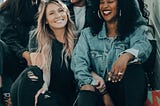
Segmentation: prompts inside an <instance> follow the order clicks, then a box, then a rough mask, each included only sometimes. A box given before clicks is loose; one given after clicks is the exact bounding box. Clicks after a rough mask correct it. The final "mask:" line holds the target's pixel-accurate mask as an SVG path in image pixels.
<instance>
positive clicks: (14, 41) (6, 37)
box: [1, 24, 28, 59]
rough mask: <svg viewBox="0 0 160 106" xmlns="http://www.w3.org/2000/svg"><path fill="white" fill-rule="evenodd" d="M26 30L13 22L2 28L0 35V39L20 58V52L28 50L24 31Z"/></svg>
mask: <svg viewBox="0 0 160 106" xmlns="http://www.w3.org/2000/svg"><path fill="white" fill-rule="evenodd" d="M24 30H25V31H24ZM27 31H28V29H24V28H23V26H20V27H18V28H16V27H15V26H14V25H13V24H10V25H8V26H7V27H6V29H4V31H3V33H2V35H1V36H2V40H3V41H4V42H5V43H6V44H7V45H8V46H9V48H10V49H11V51H12V52H13V53H14V54H16V55H17V56H18V57H19V58H20V59H21V58H22V53H23V52H24V51H26V50H28V49H27V44H28V35H27V36H26V33H25V32H27Z"/></svg>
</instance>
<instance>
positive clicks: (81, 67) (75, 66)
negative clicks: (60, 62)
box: [71, 31, 95, 87]
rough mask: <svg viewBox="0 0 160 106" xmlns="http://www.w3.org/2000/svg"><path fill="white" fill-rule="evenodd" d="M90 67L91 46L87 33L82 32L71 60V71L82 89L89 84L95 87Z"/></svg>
mask: <svg viewBox="0 0 160 106" xmlns="http://www.w3.org/2000/svg"><path fill="white" fill-rule="evenodd" d="M90 65H91V63H90V57H89V45H88V42H87V38H86V37H85V33H84V32H83V31H82V32H81V35H80V38H79V40H78V42H77V44H76V46H75V48H74V50H73V54H72V59H71V69H72V70H73V72H74V75H75V78H76V80H77V81H78V85H79V86H80V87H81V86H82V85H88V84H89V85H95V79H93V77H92V76H91V73H90Z"/></svg>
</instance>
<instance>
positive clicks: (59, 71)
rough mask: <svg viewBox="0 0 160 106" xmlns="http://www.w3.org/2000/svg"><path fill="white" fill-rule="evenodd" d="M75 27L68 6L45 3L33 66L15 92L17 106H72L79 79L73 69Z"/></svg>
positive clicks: (54, 0)
mask: <svg viewBox="0 0 160 106" xmlns="http://www.w3.org/2000/svg"><path fill="white" fill-rule="evenodd" d="M74 30H75V27H74V24H73V22H72V21H71V19H70V15H69V11H68V8H67V7H66V5H64V4H63V3H62V2H61V1H59V0H49V1H47V2H46V1H42V3H41V5H40V8H39V13H38V26H37V29H36V31H34V34H33V36H31V39H30V43H29V48H30V56H31V61H32V65H33V66H31V67H29V68H27V69H25V70H24V71H23V73H22V74H21V75H20V76H19V77H18V79H17V80H16V81H15V83H14V84H13V86H12V89H11V101H12V103H13V106H34V105H35V106H45V105H46V106H72V104H73V102H74V97H75V88H76V87H75V86H76V85H75V80H74V75H73V72H72V71H71V69H70V57H71V53H72V49H73V47H74V32H75V31H74Z"/></svg>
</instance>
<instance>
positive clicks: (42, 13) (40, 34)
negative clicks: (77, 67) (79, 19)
mask: <svg viewBox="0 0 160 106" xmlns="http://www.w3.org/2000/svg"><path fill="white" fill-rule="evenodd" d="M50 3H55V4H56V5H58V6H60V7H62V8H63V9H64V11H66V14H67V17H68V22H67V24H66V31H65V35H64V39H65V43H64V46H63V50H62V54H61V55H62V61H63V59H64V61H65V63H66V65H67V66H68V62H67V58H68V57H69V58H70V57H71V54H72V50H73V47H74V39H75V26H74V23H73V21H72V20H71V18H70V13H69V10H68V8H67V6H66V5H65V4H63V3H62V2H61V1H60V0H49V1H48V2H44V1H42V2H41V4H40V8H39V12H38V26H37V29H36V31H35V33H36V34H34V35H36V39H37V41H38V48H37V51H36V53H37V54H41V57H42V61H43V62H42V64H41V65H40V66H39V67H40V68H41V69H42V70H43V72H45V71H47V72H49V71H50V68H51V61H52V49H51V47H52V39H55V35H54V32H53V31H52V30H51V29H50V27H49V25H48V24H46V8H47V5H48V4H50ZM38 57H39V56H36V57H35V58H34V59H33V62H34V64H36V62H38V61H37V60H39V59H38ZM63 57H64V58H63ZM53 59H54V58H53Z"/></svg>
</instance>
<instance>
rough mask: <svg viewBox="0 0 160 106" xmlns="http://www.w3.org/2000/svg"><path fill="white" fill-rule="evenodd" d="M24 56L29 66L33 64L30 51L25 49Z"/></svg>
mask: <svg viewBox="0 0 160 106" xmlns="http://www.w3.org/2000/svg"><path fill="white" fill-rule="evenodd" d="M22 57H23V58H24V59H25V60H26V61H27V65H28V66H30V65H32V62H31V58H30V53H29V51H24V52H23V53H22Z"/></svg>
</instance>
